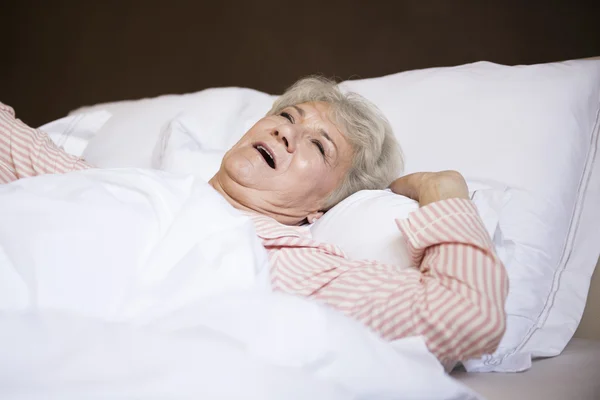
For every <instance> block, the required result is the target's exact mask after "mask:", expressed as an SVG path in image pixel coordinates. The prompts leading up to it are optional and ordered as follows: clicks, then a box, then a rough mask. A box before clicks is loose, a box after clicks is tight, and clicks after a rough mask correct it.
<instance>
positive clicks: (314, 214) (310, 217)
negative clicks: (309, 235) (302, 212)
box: [306, 211, 325, 224]
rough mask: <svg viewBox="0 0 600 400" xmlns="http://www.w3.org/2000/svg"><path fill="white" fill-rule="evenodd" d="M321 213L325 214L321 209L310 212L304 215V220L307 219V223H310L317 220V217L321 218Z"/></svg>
mask: <svg viewBox="0 0 600 400" xmlns="http://www.w3.org/2000/svg"><path fill="white" fill-rule="evenodd" d="M323 214H325V213H324V212H323V211H314V212H311V213H310V214H308V215H307V216H306V220H307V221H308V223H309V224H312V223H313V222H317V220H318V219H319V218H321V217H322V216H323Z"/></svg>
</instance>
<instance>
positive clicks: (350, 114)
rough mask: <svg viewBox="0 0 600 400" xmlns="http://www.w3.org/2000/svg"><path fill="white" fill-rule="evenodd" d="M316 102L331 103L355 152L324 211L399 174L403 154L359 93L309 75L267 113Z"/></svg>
mask: <svg viewBox="0 0 600 400" xmlns="http://www.w3.org/2000/svg"><path fill="white" fill-rule="evenodd" d="M316 101H321V102H325V103H328V104H329V105H330V107H331V113H330V117H331V118H332V122H333V123H334V124H335V125H336V126H337V127H338V129H340V131H341V132H343V134H344V136H345V138H346V139H347V140H348V142H349V143H350V145H351V146H352V149H353V152H354V154H353V161H352V166H351V167H350V170H349V171H348V173H347V174H346V176H345V177H344V179H343V180H342V182H341V183H340V185H339V186H338V187H337V188H336V189H335V190H334V191H333V192H332V193H331V194H330V195H329V198H328V199H327V201H326V204H325V207H324V210H328V209H330V208H331V207H333V206H335V205H336V204H337V203H339V202H340V201H342V200H344V199H345V198H346V197H348V196H350V195H351V194H353V193H355V192H358V191H359V190H364V189H385V188H387V187H388V186H389V185H390V183H391V182H392V181H393V180H394V179H396V178H397V177H398V176H399V175H400V174H401V173H402V170H403V169H404V157H403V154H402V150H401V149H400V145H399V144H398V142H397V141H396V138H395V136H394V133H393V131H392V127H391V125H390V123H389V121H388V120H387V118H386V117H385V115H383V113H382V112H381V111H380V110H379V108H377V106H375V104H373V103H371V102H370V101H368V100H367V99H365V98H364V97H362V96H361V95H359V94H357V93H353V92H346V93H343V92H342V91H341V90H340V88H339V87H338V85H337V84H336V82H335V81H333V80H330V79H327V78H324V77H321V76H309V77H306V78H303V79H300V80H299V81H297V82H296V83H294V84H293V85H292V86H291V87H290V88H289V89H288V90H286V91H285V93H284V94H283V95H281V96H280V97H279V98H277V100H275V103H273V107H272V108H271V110H270V111H269V112H268V113H267V115H275V114H279V113H280V112H281V111H282V110H283V109H285V108H287V107H291V106H293V105H297V104H301V103H309V102H316Z"/></svg>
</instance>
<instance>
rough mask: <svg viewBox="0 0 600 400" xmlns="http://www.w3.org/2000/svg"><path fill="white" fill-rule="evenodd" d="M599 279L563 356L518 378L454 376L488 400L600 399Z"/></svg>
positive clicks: (545, 361)
mask: <svg viewBox="0 0 600 400" xmlns="http://www.w3.org/2000/svg"><path fill="white" fill-rule="evenodd" d="M596 271H598V268H596ZM599 276H600V274H598V272H596V274H595V276H594V278H593V279H592V286H591V288H590V294H589V296H588V303H587V308H586V311H585V313H584V316H583V320H582V321H581V325H580V328H579V329H578V331H577V332H576V334H575V337H574V338H573V339H571V341H570V342H569V344H568V345H567V347H566V348H565V349H564V350H563V352H562V353H561V354H560V356H557V357H553V358H546V359H538V360H535V361H534V362H533V365H532V367H531V369H530V370H528V371H525V372H522V373H517V374H501V373H500V374H497V373H490V374H479V373H467V372H465V371H464V369H460V368H458V369H457V370H455V371H453V372H452V376H453V377H455V378H456V379H458V380H459V381H461V382H462V383H464V384H465V385H467V386H469V387H470V388H472V389H473V390H475V391H477V392H478V393H481V394H482V395H483V396H485V398H486V399H488V400H502V399H544V400H554V399H556V400H560V399H597V398H599V397H600V325H599V324H598V321H599V320H600V318H599V314H598V313H599V311H600V309H599V308H598V304H600V301H599V300H600V278H599Z"/></svg>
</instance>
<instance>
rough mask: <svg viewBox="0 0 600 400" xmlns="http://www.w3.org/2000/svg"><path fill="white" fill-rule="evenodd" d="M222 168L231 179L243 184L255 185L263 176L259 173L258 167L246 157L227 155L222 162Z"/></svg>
mask: <svg viewBox="0 0 600 400" xmlns="http://www.w3.org/2000/svg"><path fill="white" fill-rule="evenodd" d="M221 170H223V171H224V172H225V175H227V176H228V177H229V178H230V179H232V180H233V181H235V182H237V183H239V184H240V185H242V186H254V185H255V184H256V183H258V182H260V180H261V178H262V176H260V175H259V174H258V171H257V170H256V167H255V166H254V165H253V164H252V162H250V160H248V159H247V158H246V157H240V156H232V157H225V158H224V159H223V163H222V164H221Z"/></svg>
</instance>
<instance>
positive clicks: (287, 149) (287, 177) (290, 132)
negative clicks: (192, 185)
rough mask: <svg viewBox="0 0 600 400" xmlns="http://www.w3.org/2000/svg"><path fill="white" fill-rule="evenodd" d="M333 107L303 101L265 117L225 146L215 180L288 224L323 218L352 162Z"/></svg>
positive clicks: (242, 201) (241, 201)
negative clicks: (334, 117) (331, 110)
mask: <svg viewBox="0 0 600 400" xmlns="http://www.w3.org/2000/svg"><path fill="white" fill-rule="evenodd" d="M329 110H330V106H329V105H328V104H327V103H323V102H312V103H303V104H298V105H296V106H292V107H288V108H286V109H284V110H283V111H282V112H281V113H279V115H271V116H266V117H264V118H262V119H261V120H260V121H258V122H257V123H256V124H255V125H254V126H253V127H252V128H251V129H250V130H249V131H248V132H247V133H246V134H245V135H244V137H242V138H241V139H240V141H239V142H238V143H236V144H235V145H234V146H233V147H232V148H231V149H230V150H229V151H228V152H227V154H226V155H225V157H224V158H223V162H222V164H221V169H220V170H219V172H218V173H217V174H216V175H215V176H214V177H213V179H212V180H211V183H212V184H213V186H215V187H216V188H217V190H219V191H221V192H225V193H224V195H225V197H226V198H228V200H230V202H232V203H233V204H234V205H236V203H237V204H238V205H241V208H247V209H251V210H253V211H256V212H260V213H262V214H265V215H268V216H271V217H273V218H275V219H276V220H278V221H279V222H282V223H285V224H290V225H294V224H297V223H299V222H301V221H302V220H304V219H305V218H308V219H309V221H312V220H313V219H316V218H319V217H320V216H321V215H322V213H321V212H320V210H321V209H322V208H323V207H324V205H325V201H326V200H327V198H328V196H329V195H330V194H331V193H332V192H333V190H335V189H336V188H337V187H338V185H339V184H340V183H341V181H342V179H343V178H344V176H345V175H346V173H347V172H348V170H349V168H350V166H351V163H352V148H351V146H350V144H349V143H348V142H347V140H346V138H345V137H344V135H343V134H342V133H341V132H340V130H339V129H338V127H337V126H336V125H334V124H333V122H332V121H331V120H330V119H329ZM219 187H220V189H219ZM232 200H233V201H232Z"/></svg>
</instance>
